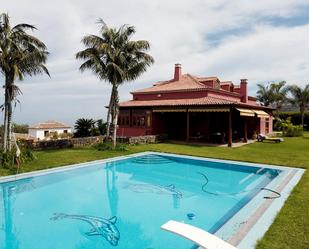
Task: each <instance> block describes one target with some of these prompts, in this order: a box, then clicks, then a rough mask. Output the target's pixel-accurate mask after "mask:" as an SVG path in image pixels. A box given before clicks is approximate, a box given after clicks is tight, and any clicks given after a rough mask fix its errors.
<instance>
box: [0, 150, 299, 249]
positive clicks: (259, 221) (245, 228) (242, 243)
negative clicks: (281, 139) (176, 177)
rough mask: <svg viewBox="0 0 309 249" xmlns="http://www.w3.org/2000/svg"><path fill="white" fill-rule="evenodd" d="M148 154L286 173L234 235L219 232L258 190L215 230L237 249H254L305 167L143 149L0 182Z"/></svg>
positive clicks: (10, 177)
mask: <svg viewBox="0 0 309 249" xmlns="http://www.w3.org/2000/svg"><path fill="white" fill-rule="evenodd" d="M149 154H156V155H163V156H164V155H165V156H171V157H178V158H179V157H181V158H187V159H195V160H200V161H208V162H209V161H211V162H219V163H228V164H235V165H243V166H248V167H266V168H269V169H279V170H283V171H284V172H285V173H286V172H288V173H287V174H286V175H285V177H284V179H283V180H282V179H280V181H279V183H280V184H281V185H280V188H279V187H278V186H275V184H276V181H275V182H274V183H272V182H271V183H270V185H271V187H272V188H273V189H275V190H278V191H279V192H280V193H281V195H282V198H279V199H266V200H264V201H263V203H262V204H260V205H259V208H257V210H253V212H252V214H251V215H253V216H251V217H250V218H249V219H248V222H246V223H245V224H242V225H241V226H240V227H238V229H236V230H235V234H232V235H231V234H229V236H228V237H224V236H223V235H222V234H224V232H222V231H224V229H226V227H227V226H228V225H229V223H232V222H235V220H237V219H239V217H237V214H238V216H239V213H241V210H244V208H245V207H246V206H247V205H248V204H249V203H251V204H252V203H254V201H256V200H257V199H259V198H261V193H260V194H259V195H257V196H255V197H254V198H253V199H252V200H250V201H249V203H248V204H246V205H245V206H244V207H243V208H242V209H240V210H239V211H238V212H237V213H236V214H235V217H234V216H233V217H232V218H231V219H229V220H228V221H227V222H226V223H225V224H224V225H223V226H222V228H220V229H219V230H218V231H217V232H216V233H215V235H217V236H218V237H221V238H222V239H224V240H227V241H228V242H229V243H231V244H232V245H234V246H237V247H238V248H239V249H254V247H255V244H256V242H257V241H258V240H259V239H261V238H262V237H263V235H264V234H265V233H266V231H267V230H268V228H269V227H270V226H271V224H272V223H273V220H274V218H275V217H276V215H277V213H278V212H279V211H280V209H281V208H282V207H283V205H284V203H285V201H286V200H287V198H288V197H289V195H290V194H291V192H292V190H293V188H294V187H295V186H296V184H297V183H298V182H299V180H300V179H301V177H302V175H303V173H304V172H305V169H302V168H293V167H287V166H281V165H271V164H260V163H250V162H241V161H234V160H225V159H215V158H207V157H200V156H189V155H181V154H180V155H179V154H174V153H165V152H154V151H146V152H140V153H134V154H130V155H125V156H117V157H112V158H106V159H100V160H95V161H89V162H83V163H77V164H70V165H65V166H59V167H55V168H50V169H44V170H36V171H32V172H27V173H21V174H17V175H10V176H3V177H0V184H1V183H5V182H13V181H16V180H22V179H26V178H30V177H38V176H43V175H48V174H53V173H59V172H65V171H69V170H74V169H80V168H86V167H92V166H95V165H97V164H100V163H107V162H113V161H119V160H124V159H129V158H132V157H138V156H142V155H149ZM289 176H290V177H289ZM288 178H289V179H288ZM283 181H285V182H283ZM282 182H283V183H282ZM277 184H278V183H277ZM272 185H274V186H272ZM267 187H268V185H267ZM274 200H276V201H274ZM262 206H264V208H262V209H263V210H261V207H262ZM249 220H250V221H249ZM201 249H202V248H201Z"/></svg>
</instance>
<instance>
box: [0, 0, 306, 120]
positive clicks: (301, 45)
mask: <svg viewBox="0 0 309 249" xmlns="http://www.w3.org/2000/svg"><path fill="white" fill-rule="evenodd" d="M0 2H1V9H0V12H5V13H8V14H9V15H10V17H11V23H12V24H13V25H14V24H17V23H21V22H22V23H29V24H33V25H35V26H36V27H37V28H38V30H37V31H35V32H34V35H35V36H37V37H38V38H40V39H41V40H42V41H43V42H44V43H45V44H46V45H47V47H48V51H49V52H50V56H49V58H48V62H47V67H48V69H49V71H50V74H51V78H49V77H48V76H46V75H42V76H36V77H32V78H29V77H27V78H25V79H24V80H23V81H22V82H17V84H18V85H19V87H20V88H21V90H22V92H23V95H22V96H21V97H19V100H20V103H21V104H17V105H16V107H15V109H14V118H13V119H14V122H17V123H27V124H33V123H37V122H41V121H46V120H57V121H62V122H66V123H68V124H70V125H73V124H74V122H75V120H76V119H78V118H93V119H100V118H103V119H106V108H105V106H106V105H107V104H108V100H109V96H110V90H111V87H110V85H109V84H108V83H107V82H103V81H99V80H98V78H97V77H96V76H95V75H93V74H91V73H90V72H84V73H81V72H80V71H79V66H80V64H81V63H82V62H81V61H77V60H76V59H75V54H76V53H77V52H78V51H80V50H82V49H83V48H84V47H83V45H82V44H81V39H82V37H83V36H85V35H88V34H98V31H99V28H100V27H99V25H98V24H97V20H98V19H99V18H102V19H103V20H104V21H105V22H106V23H107V25H108V26H111V27H116V28H117V27H119V26H121V25H122V24H129V25H133V26H135V27H136V34H135V36H134V37H133V39H143V40H148V41H149V42H150V44H151V50H150V51H149V53H150V54H151V55H152V56H153V57H154V59H155V64H154V65H153V66H151V67H150V68H149V69H148V71H147V72H146V73H144V74H143V75H142V76H141V77H140V78H139V79H137V80H136V81H134V82H128V83H126V84H124V85H123V86H121V88H120V99H121V100H129V99H131V94H130V92H131V91H134V90H136V89H140V88H144V87H148V86H151V85H152V84H153V83H155V82H157V81H160V80H168V79H171V78H172V77H173V73H174V64H175V63H181V64H182V71H183V73H191V74H193V75H197V76H217V77H218V78H219V79H220V80H222V81H223V80H232V81H233V82H234V83H235V84H238V83H239V81H240V79H241V78H247V79H248V82H249V89H250V94H251V95H253V96H254V95H255V93H256V90H257V86H256V84H258V83H267V82H273V81H281V80H285V81H287V83H288V84H297V85H300V86H303V85H305V84H307V83H308V82H309V56H308V55H309V42H308V41H309V0H259V1H248V0H233V1H231V0H216V1H213V0H192V1H184V0H169V1H166V0H155V1H146V0H126V1H120V0H113V1H110V0H108V1H107V0H88V1H84V0H61V1H60V0H53V1H42V0H22V1H20V0H9V1H8V0H0ZM0 81H1V82H4V78H3V76H0ZM3 95H4V92H3V90H2V92H1V96H0V101H1V102H3V99H4V97H3ZM2 115H3V114H2Z"/></svg>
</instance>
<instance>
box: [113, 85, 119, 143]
mask: <svg viewBox="0 0 309 249" xmlns="http://www.w3.org/2000/svg"><path fill="white" fill-rule="evenodd" d="M118 102H119V97H118V89H117V86H115V89H114V98H113V129H114V130H113V147H114V149H115V148H116V144H117V123H118V114H119V107H118Z"/></svg>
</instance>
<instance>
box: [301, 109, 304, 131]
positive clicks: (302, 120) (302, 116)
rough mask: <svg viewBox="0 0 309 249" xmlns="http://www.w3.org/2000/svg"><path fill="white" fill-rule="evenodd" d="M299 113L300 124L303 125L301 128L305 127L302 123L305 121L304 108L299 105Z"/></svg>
mask: <svg viewBox="0 0 309 249" xmlns="http://www.w3.org/2000/svg"><path fill="white" fill-rule="evenodd" d="M300 115H301V125H302V127H303V129H304V128H305V127H304V125H305V124H304V123H305V108H303V107H301V108H300Z"/></svg>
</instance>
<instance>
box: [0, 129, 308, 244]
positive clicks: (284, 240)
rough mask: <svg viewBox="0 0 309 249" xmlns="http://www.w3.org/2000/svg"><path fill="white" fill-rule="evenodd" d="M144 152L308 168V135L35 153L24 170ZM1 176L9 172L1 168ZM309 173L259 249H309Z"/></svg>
mask: <svg viewBox="0 0 309 249" xmlns="http://www.w3.org/2000/svg"><path fill="white" fill-rule="evenodd" d="M141 151H160V152H171V153H178V154H187V155H195V156H203V157H213V158H221V159H230V160H238V161H247V162H256V163H266V164H276V165H285V166H292V167H300V168H305V169H308V168H309V133H306V134H305V136H304V137H301V138H285V142H283V143H280V144H277V143H254V144H250V145H246V146H243V147H240V148H221V147H206V146H189V145H176V144H168V143H162V144H152V145H139V146H131V147H129V150H128V151H126V152H106V151H104V152H102V151H96V150H94V149H91V148H83V149H67V150H55V151H41V152H36V153H35V154H36V157H37V159H36V160H35V161H33V162H31V163H27V164H24V165H23V166H22V169H21V171H22V172H26V171H33V170H39V169H46V168H52V167H56V166H61V165H68V164H73V163H79V162H86V161H91V160H97V159H103V158H109V157H114V156H119V155H124V154H131V153H136V152H141ZM0 174H1V175H8V174H10V172H9V171H8V170H4V169H0ZM308 192H309V171H306V172H305V174H304V176H303V177H302V179H301V181H300V182H299V184H298V185H297V186H296V187H295V189H294V191H293V193H292V195H291V196H290V197H289V199H288V200H287V202H286V203H285V205H284V207H283V208H282V210H281V211H280V213H279V215H278V216H277V217H276V219H275V222H274V223H273V225H272V226H271V228H270V229H269V231H268V232H267V233H266V235H265V236H264V238H263V239H262V240H261V241H260V242H259V243H258V245H257V247H256V248H258V249H262V248H265V249H266V248H267V249H268V248H271V249H275V248H278V249H288V248H290V249H308V248H309V194H308Z"/></svg>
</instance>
